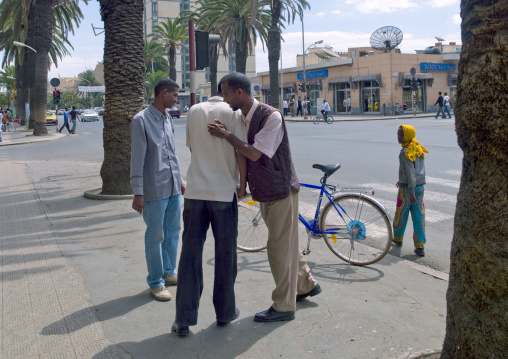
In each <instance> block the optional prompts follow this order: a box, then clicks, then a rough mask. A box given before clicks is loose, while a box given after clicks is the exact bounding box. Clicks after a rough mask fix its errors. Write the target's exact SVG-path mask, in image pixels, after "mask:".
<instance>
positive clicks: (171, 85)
mask: <svg viewBox="0 0 508 359" xmlns="http://www.w3.org/2000/svg"><path fill="white" fill-rule="evenodd" d="M179 88H180V86H178V84H177V83H176V81H173V80H171V79H170V78H169V77H166V78H164V79H162V80H160V81H159V82H158V83H157V85H155V90H154V93H155V97H157V96H159V94H160V93H161V92H162V91H164V90H168V92H173V91H175V90H176V89H179Z"/></svg>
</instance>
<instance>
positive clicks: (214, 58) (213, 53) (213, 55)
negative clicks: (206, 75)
mask: <svg viewBox="0 0 508 359" xmlns="http://www.w3.org/2000/svg"><path fill="white" fill-rule="evenodd" d="M218 62H219V46H218V45H217V44H215V45H212V46H210V86H211V90H212V96H216V95H217V63H218Z"/></svg>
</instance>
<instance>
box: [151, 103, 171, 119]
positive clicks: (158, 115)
mask: <svg viewBox="0 0 508 359" xmlns="http://www.w3.org/2000/svg"><path fill="white" fill-rule="evenodd" d="M148 109H149V111H150V112H151V113H152V115H153V116H154V117H155V119H156V120H157V121H159V120H160V119H161V118H166V117H167V115H168V113H167V112H166V111H164V113H161V112H160V111H159V110H157V108H156V107H155V106H154V105H153V104H152V105H150V106H149V107H148Z"/></svg>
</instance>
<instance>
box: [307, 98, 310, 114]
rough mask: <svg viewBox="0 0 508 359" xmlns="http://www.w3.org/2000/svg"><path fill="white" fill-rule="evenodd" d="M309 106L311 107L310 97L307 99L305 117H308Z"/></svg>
mask: <svg viewBox="0 0 508 359" xmlns="http://www.w3.org/2000/svg"><path fill="white" fill-rule="evenodd" d="M310 105H311V102H310V97H307V115H309V116H310Z"/></svg>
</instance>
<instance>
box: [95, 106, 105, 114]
mask: <svg viewBox="0 0 508 359" xmlns="http://www.w3.org/2000/svg"><path fill="white" fill-rule="evenodd" d="M95 111H96V112H97V113H98V114H99V116H102V115H104V109H103V108H102V107H98V108H97V109H96V110H95Z"/></svg>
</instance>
